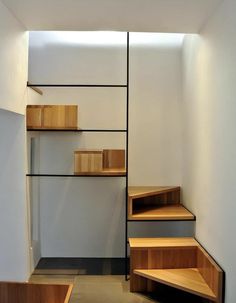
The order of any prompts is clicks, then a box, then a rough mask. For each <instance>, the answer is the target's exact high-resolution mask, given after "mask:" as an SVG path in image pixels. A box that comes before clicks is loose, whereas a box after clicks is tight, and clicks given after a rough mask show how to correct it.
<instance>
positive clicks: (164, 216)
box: [128, 186, 195, 221]
mask: <svg viewBox="0 0 236 303" xmlns="http://www.w3.org/2000/svg"><path fill="white" fill-rule="evenodd" d="M128 218H129V220H132V221H135V220H136V221H137V220H145V221H151V220H158V221H163V220H169V221H171V220H173V221H177V220H181V221H184V220H195V216H194V215H193V214H192V213H191V212H190V211H189V210H187V209H186V208H185V207H184V206H183V205H182V204H181V203H180V187H179V186H131V187H129V189H128Z"/></svg>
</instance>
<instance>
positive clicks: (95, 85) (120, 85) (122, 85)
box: [27, 83, 127, 87]
mask: <svg viewBox="0 0 236 303" xmlns="http://www.w3.org/2000/svg"><path fill="white" fill-rule="evenodd" d="M27 86H28V87H127V84H41V83H35V84H34V83H27Z"/></svg>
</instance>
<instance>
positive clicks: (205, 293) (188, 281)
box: [134, 268, 217, 301]
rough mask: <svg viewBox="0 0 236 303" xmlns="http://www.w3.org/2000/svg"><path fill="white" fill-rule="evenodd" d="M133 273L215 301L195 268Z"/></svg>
mask: <svg viewBox="0 0 236 303" xmlns="http://www.w3.org/2000/svg"><path fill="white" fill-rule="evenodd" d="M134 273H135V274H136V275H139V276H141V277H144V278H147V279H150V280H152V281H156V282H160V283H163V284H165V285H169V286H172V287H175V288H178V289H180V290H184V291H186V292H189V293H192V294H195V295H198V296H201V297H203V298H206V299H209V300H212V301H216V300H217V298H216V296H215V294H214V293H213V291H212V290H211V289H210V287H209V286H208V285H207V283H206V281H205V280H204V279H203V277H202V275H201V274H200V273H199V271H198V269H197V268H180V269H179V268H178V269H137V270H134Z"/></svg>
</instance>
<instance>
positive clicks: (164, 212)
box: [128, 187, 223, 303]
mask: <svg viewBox="0 0 236 303" xmlns="http://www.w3.org/2000/svg"><path fill="white" fill-rule="evenodd" d="M175 208H176V210H175ZM170 209H171V210H170ZM128 217H129V219H130V220H160V221H161V220H194V219H195V217H194V215H193V214H191V213H190V212H189V211H188V210H187V209H186V208H184V207H183V206H182V205H181V203H180V187H130V188H129V196H128ZM129 244H130V290H131V291H132V292H153V291H154V290H156V285H157V283H161V284H165V285H168V286H171V287H174V288H176V289H180V290H183V291H185V292H188V293H192V294H195V295H197V296H199V297H201V298H204V299H207V300H209V301H210V302H217V303H222V302H223V298H222V297H223V295H222V293H223V271H222V269H221V268H220V267H219V266H218V265H217V264H216V262H215V261H214V260H213V259H212V258H211V256H210V255H209V254H208V253H207V252H206V251H205V250H204V248H203V247H202V246H201V245H200V244H199V243H198V242H197V241H196V240H195V239H194V238H130V239H129Z"/></svg>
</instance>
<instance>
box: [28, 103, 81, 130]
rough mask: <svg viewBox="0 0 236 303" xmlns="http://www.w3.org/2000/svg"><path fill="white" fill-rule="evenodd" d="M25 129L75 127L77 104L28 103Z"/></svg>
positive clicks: (76, 122) (76, 124)
mask: <svg viewBox="0 0 236 303" xmlns="http://www.w3.org/2000/svg"><path fill="white" fill-rule="evenodd" d="M26 124H27V129H77V128H78V106H77V105H28V106H27V109H26Z"/></svg>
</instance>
